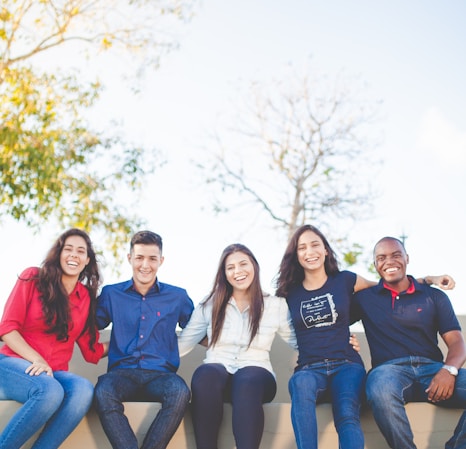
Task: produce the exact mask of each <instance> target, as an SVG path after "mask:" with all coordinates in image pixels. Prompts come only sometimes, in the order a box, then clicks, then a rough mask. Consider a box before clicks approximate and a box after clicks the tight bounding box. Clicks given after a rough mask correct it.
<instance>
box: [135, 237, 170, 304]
mask: <svg viewBox="0 0 466 449" xmlns="http://www.w3.org/2000/svg"><path fill="white" fill-rule="evenodd" d="M163 261H164V257H163V256H162V252H161V251H160V248H159V247H158V246H157V245H143V244H141V243H137V244H136V245H134V246H133V248H132V250H131V252H130V253H129V254H128V262H129V263H130V265H131V268H132V269H133V282H134V287H135V288H136V290H137V291H138V292H139V293H140V294H141V295H143V296H144V295H146V294H147V292H148V291H149V290H150V288H151V287H152V286H153V285H154V283H155V280H156V279H157V272H158V270H159V268H160V267H161V265H162V264H163Z"/></svg>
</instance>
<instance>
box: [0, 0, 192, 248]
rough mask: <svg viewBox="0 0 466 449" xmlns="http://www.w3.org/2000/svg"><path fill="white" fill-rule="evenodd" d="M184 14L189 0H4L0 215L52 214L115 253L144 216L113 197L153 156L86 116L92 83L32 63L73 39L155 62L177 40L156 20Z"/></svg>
mask: <svg viewBox="0 0 466 449" xmlns="http://www.w3.org/2000/svg"><path fill="white" fill-rule="evenodd" d="M191 14H192V3H190V2H184V1H180V0H166V1H157V0H150V1H149V0H147V1H144V0H139V1H138V0H133V1H117V0H101V1H98V2H96V1H94V0H92V1H89V0H87V1H86V0H62V1H49V0H8V1H3V2H2V5H1V6H0V105H1V106H0V108H1V109H0V182H1V184H2V189H1V191H0V219H1V217H2V216H3V217H5V216H11V217H13V218H14V219H15V220H18V221H25V222H26V223H27V225H29V226H30V227H32V228H33V229H39V228H40V227H41V226H42V225H43V224H44V223H48V222H50V221H51V220H52V219H55V220H57V221H58V223H60V224H61V225H63V226H65V227H69V226H78V227H81V228H83V229H86V230H88V231H90V230H91V229H100V230H101V231H104V233H105V235H106V236H107V241H108V244H109V246H110V248H111V249H112V251H113V254H114V255H116V254H117V252H118V250H119V249H120V247H121V245H122V244H125V245H126V243H127V239H128V234H130V233H131V232H132V231H133V230H134V228H135V227H138V226H140V225H141V221H142V220H141V218H140V217H137V216H135V215H134V214H133V215H132V214H131V212H129V211H128V208H127V207H125V204H124V201H122V200H121V198H122V197H125V194H126V193H128V194H129V193H134V192H136V191H137V189H138V188H139V187H140V184H141V182H142V180H143V177H144V176H145V175H147V174H148V173H150V172H152V171H153V169H154V168H155V163H156V161H157V163H158V164H160V163H161V161H160V159H159V158H160V155H159V154H158V153H157V152H155V151H154V150H153V149H145V148H140V147H137V146H135V145H134V144H129V143H127V142H125V140H124V138H123V136H122V135H120V134H118V133H117V132H116V131H115V130H117V129H118V127H117V126H111V127H107V129H105V131H100V130H96V129H93V128H92V127H91V126H90V125H89V124H88V121H87V120H86V113H87V111H90V110H91V109H92V107H93V106H94V105H95V103H96V102H97V101H98V99H99V94H100V92H101V89H102V85H101V84H100V82H98V81H94V82H91V81H83V77H82V76H80V73H79V72H77V71H75V72H73V71H71V70H64V71H63V70H59V71H57V70H55V71H50V72H47V71H44V70H43V69H40V68H38V65H37V64H34V62H36V61H37V58H39V57H40V55H41V54H43V53H44V52H50V51H51V50H52V49H53V48H56V47H59V46H64V45H65V44H67V43H69V42H71V41H76V42H79V43H80V44H82V46H81V47H82V48H83V49H85V50H86V52H87V54H88V55H90V54H91V53H92V52H94V53H95V54H97V53H98V52H100V51H113V50H121V51H126V52H130V53H131V54H132V55H134V58H135V60H136V59H137V57H139V58H140V59H139V61H140V63H141V64H142V66H144V67H147V66H149V65H150V64H153V65H157V64H158V62H159V58H160V56H161V55H162V54H163V53H164V51H166V50H169V49H171V48H173V47H175V46H176V42H175V40H174V38H173V36H171V35H170V34H168V33H167V32H166V31H165V30H163V26H167V27H168V29H170V27H171V26H172V22H173V21H179V20H181V21H184V20H187V19H188V18H189V17H190V15H191ZM73 48H74V47H73ZM78 59H79V58H78ZM126 197H127V198H128V197H129V195H126ZM122 203H123V204H122ZM129 206H132V207H134V202H133V203H132V204H130V205H129Z"/></svg>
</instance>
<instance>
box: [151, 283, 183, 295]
mask: <svg viewBox="0 0 466 449" xmlns="http://www.w3.org/2000/svg"><path fill="white" fill-rule="evenodd" d="M158 285H159V289H160V293H170V294H173V295H180V296H188V292H187V291H186V289H184V288H182V287H177V286H176V285H172V284H166V283H165V282H159V283H158Z"/></svg>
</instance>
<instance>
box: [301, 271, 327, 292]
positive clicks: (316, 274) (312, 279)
mask: <svg viewBox="0 0 466 449" xmlns="http://www.w3.org/2000/svg"><path fill="white" fill-rule="evenodd" d="M327 279H328V276H327V273H326V272H325V269H324V268H323V267H322V269H321V270H312V271H304V280H303V287H304V288H305V289H306V290H317V289H318V288H320V287H322V286H323V285H324V284H325V282H326V281H327Z"/></svg>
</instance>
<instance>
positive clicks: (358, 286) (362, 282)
mask: <svg viewBox="0 0 466 449" xmlns="http://www.w3.org/2000/svg"><path fill="white" fill-rule="evenodd" d="M374 285H377V282H375V281H369V280H368V279H366V278H363V277H362V276H359V274H357V275H356V283H355V284H354V292H355V293H356V292H358V291H359V290H364V289H365V288H369V287H373V286H374Z"/></svg>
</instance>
